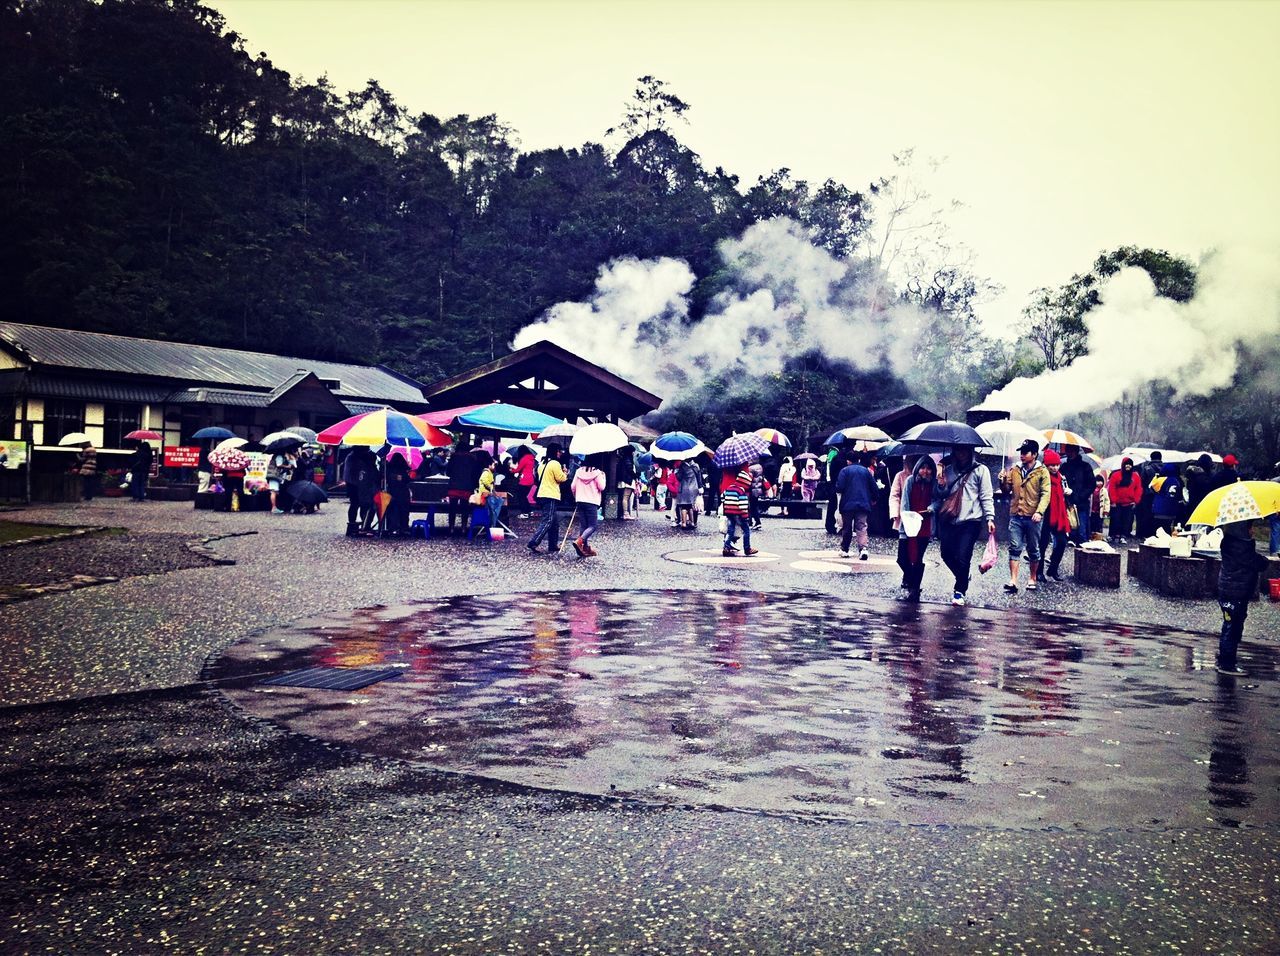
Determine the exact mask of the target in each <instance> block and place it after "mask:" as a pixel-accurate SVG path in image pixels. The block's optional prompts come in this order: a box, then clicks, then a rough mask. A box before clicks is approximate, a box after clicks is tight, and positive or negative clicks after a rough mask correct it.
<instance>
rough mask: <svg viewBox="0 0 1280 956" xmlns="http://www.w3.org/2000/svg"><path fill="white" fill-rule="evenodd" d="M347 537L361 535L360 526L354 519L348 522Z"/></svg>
mask: <svg viewBox="0 0 1280 956" xmlns="http://www.w3.org/2000/svg"><path fill="white" fill-rule="evenodd" d="M347 537H348V538H358V537H360V526H359V525H358V524H356V523H355V522H354V521H348V522H347Z"/></svg>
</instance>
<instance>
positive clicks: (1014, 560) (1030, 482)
mask: <svg viewBox="0 0 1280 956" xmlns="http://www.w3.org/2000/svg"><path fill="white" fill-rule="evenodd" d="M1039 451H1040V444H1039V442H1037V441H1035V440H1034V439H1031V438H1028V439H1027V440H1026V441H1024V442H1023V443H1022V444H1021V445H1019V446H1018V454H1019V455H1021V456H1022V461H1021V463H1019V464H1017V465H1014V466H1013V467H1012V468H1010V469H1009V470H1008V471H1006V472H1005V473H1004V474H1002V475H1001V476H1000V484H1001V485H1002V486H1003V487H1004V489H1005V491H1006V492H1008V493H1009V495H1010V499H1009V583H1008V584H1006V585H1005V586H1004V589H1005V590H1006V591H1008V592H1009V593H1010V594H1013V593H1014V592H1015V591H1017V590H1018V562H1019V560H1020V559H1021V558H1022V550H1023V547H1024V546H1025V548H1026V551H1027V563H1028V564H1029V566H1030V567H1029V569H1028V574H1029V577H1028V580H1027V590H1028V591H1034V590H1035V589H1036V586H1037V585H1036V578H1037V577H1039V576H1040V523H1041V522H1042V521H1044V515H1045V512H1046V511H1048V510H1049V492H1050V483H1049V469H1047V468H1046V467H1045V466H1044V465H1042V464H1040V461H1039V458H1038V455H1039Z"/></svg>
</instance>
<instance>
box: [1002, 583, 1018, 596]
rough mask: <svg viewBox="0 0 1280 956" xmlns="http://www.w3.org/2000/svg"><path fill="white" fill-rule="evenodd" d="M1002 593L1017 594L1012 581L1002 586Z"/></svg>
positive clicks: (1016, 587)
mask: <svg viewBox="0 0 1280 956" xmlns="http://www.w3.org/2000/svg"><path fill="white" fill-rule="evenodd" d="M1004 592H1005V594H1017V593H1018V586H1017V585H1016V584H1014V583H1013V582H1012V581H1010V582H1009V583H1008V584H1006V585H1005V586H1004Z"/></svg>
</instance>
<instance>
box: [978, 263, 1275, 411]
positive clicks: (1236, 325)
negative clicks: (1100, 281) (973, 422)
mask: <svg viewBox="0 0 1280 956" xmlns="http://www.w3.org/2000/svg"><path fill="white" fill-rule="evenodd" d="M1101 297H1102V305H1100V306H1098V307H1097V308H1095V309H1093V310H1092V311H1090V312H1088V313H1087V314H1086V316H1085V324H1086V326H1087V328H1088V330H1089V352H1088V354H1087V355H1084V356H1082V357H1080V358H1078V359H1076V360H1075V361H1074V362H1073V363H1072V364H1071V365H1068V366H1067V367H1065V368H1060V369H1054V370H1052V371H1048V372H1044V373H1042V374H1041V375H1038V376H1036V377H1035V378H1020V379H1016V380H1014V381H1013V382H1010V383H1009V384H1008V385H1006V386H1005V387H1004V388H1002V389H999V390H998V391H995V392H993V393H992V394H990V395H988V396H987V397H986V399H984V400H983V402H982V406H983V407H985V408H996V409H1002V410H1006V411H1010V412H1013V414H1014V416H1015V417H1018V418H1026V419H1028V420H1031V421H1060V420H1061V419H1063V418H1065V417H1066V416H1069V415H1072V414H1077V413H1080V412H1089V411H1095V410H1097V409H1101V408H1106V407H1107V406H1109V405H1112V404H1114V403H1115V402H1117V401H1119V400H1120V399H1121V398H1122V397H1124V394H1125V392H1132V391H1134V390H1136V389H1141V388H1142V387H1143V386H1145V385H1149V384H1151V383H1153V382H1158V381H1163V382H1167V383H1169V384H1170V385H1172V386H1173V387H1174V388H1175V390H1176V391H1177V394H1178V395H1179V396H1183V397H1186V396H1193V395H1208V394H1210V393H1211V392H1214V391H1216V390H1218V389H1221V388H1225V387H1226V386H1228V385H1230V384H1231V381H1232V378H1233V376H1234V375H1235V372H1236V367H1237V363H1238V360H1239V347H1240V346H1241V345H1245V346H1250V347H1254V348H1265V349H1273V348H1275V347H1276V345H1277V342H1278V341H1280V254H1277V251H1276V250H1269V251H1264V250H1261V249H1258V248H1244V247H1238V248H1229V249H1224V250H1222V251H1220V252H1215V253H1213V254H1212V255H1210V256H1209V257H1207V258H1206V259H1205V261H1204V262H1203V263H1202V264H1201V267H1200V271H1199V276H1198V280H1197V292H1196V295H1195V297H1194V298H1193V299H1191V301H1189V302H1182V303H1180V302H1174V301H1173V300H1171V299H1165V298H1160V297H1158V296H1156V294H1155V286H1154V285H1153V284H1152V282H1151V277H1150V276H1148V275H1147V273H1146V272H1145V271H1143V270H1142V269H1136V268H1128V269H1122V270H1121V271H1120V272H1118V273H1116V275H1114V276H1112V277H1111V279H1110V281H1109V282H1108V283H1107V285H1106V286H1105V287H1104V288H1103V289H1102V291H1101Z"/></svg>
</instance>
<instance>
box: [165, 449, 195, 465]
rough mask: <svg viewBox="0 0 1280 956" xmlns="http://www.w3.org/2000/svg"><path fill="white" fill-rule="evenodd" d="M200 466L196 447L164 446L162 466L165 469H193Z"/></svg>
mask: <svg viewBox="0 0 1280 956" xmlns="http://www.w3.org/2000/svg"><path fill="white" fill-rule="evenodd" d="M199 464H200V448H199V446H198V445H165V446H164V466H165V467H166V468H195V467H196V466H197V465H199Z"/></svg>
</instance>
